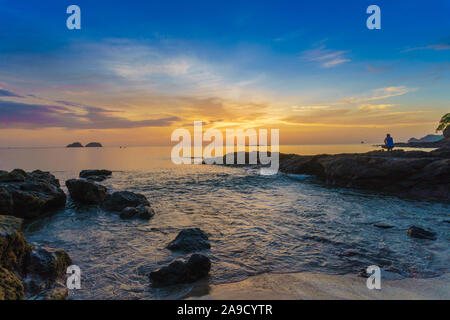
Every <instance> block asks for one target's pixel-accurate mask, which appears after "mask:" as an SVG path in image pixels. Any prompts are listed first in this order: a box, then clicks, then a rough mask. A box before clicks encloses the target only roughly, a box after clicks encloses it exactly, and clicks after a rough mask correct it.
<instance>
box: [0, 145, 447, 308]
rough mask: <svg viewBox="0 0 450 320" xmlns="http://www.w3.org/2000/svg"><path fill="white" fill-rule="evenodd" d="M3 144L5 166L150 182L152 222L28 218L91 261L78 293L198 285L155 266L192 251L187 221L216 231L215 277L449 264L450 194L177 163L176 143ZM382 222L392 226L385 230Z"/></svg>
mask: <svg viewBox="0 0 450 320" xmlns="http://www.w3.org/2000/svg"><path fill="white" fill-rule="evenodd" d="M8 152H10V153H11V154H8V155H7V157H5V154H6V153H8ZM282 152H283V150H282ZM0 155H1V157H0V159H1V160H0V161H1V163H0V165H1V167H0V168H1V169H8V170H9V169H11V168H13V167H22V168H25V169H27V170H31V169H35V168H40V169H43V170H51V171H53V172H54V173H55V174H56V175H57V177H58V178H59V179H61V182H62V183H64V181H65V180H66V179H68V178H73V177H75V176H77V175H78V172H79V171H80V170H81V169H86V168H106V169H113V170H118V171H115V172H114V173H113V177H112V178H111V179H109V180H107V181H105V183H104V184H105V185H106V186H107V187H108V188H109V189H110V190H125V189H126V190H130V191H135V192H140V193H143V194H145V195H146V196H147V197H148V199H149V201H150V202H151V203H152V206H153V207H154V209H155V211H156V213H157V214H156V216H155V217H154V218H153V219H152V220H150V221H146V222H143V221H124V220H120V219H119V218H118V217H117V215H115V214H112V213H106V212H103V211H101V210H99V209H98V208H96V207H86V206H77V205H75V204H74V203H72V202H71V201H69V202H68V204H67V208H66V210H63V211H61V212H58V213H57V214H55V215H53V216H51V217H47V218H45V219H41V220H37V221H34V222H33V223H31V224H29V225H28V227H27V231H26V236H27V238H28V240H29V241H32V242H36V243H41V244H45V245H49V246H54V247H59V248H63V249H65V250H67V252H68V253H69V254H70V255H71V257H72V258H73V261H74V263H75V264H77V265H79V266H80V267H81V270H82V290H80V291H77V292H75V293H73V298H90V299H94V298H97V299H100V298H102V299H109V298H111V299H114V298H123V299H132V298H147V299H152V298H167V297H170V298H177V297H183V296H186V295H188V294H195V293H190V291H191V289H192V286H191V285H186V286H176V287H171V288H162V289H153V288H151V287H150V286H149V280H148V277H147V274H148V273H149V272H150V271H151V270H153V269H155V268H158V267H159V266H161V265H162V264H166V263H168V262H169V261H171V260H172V259H174V258H177V257H180V256H181V257H184V255H183V254H178V253H172V252H171V251H169V250H167V249H165V246H166V245H167V243H168V242H169V241H171V240H172V239H173V238H174V237H175V236H176V235H177V234H178V232H179V231H180V230H181V229H183V228H187V227H200V228H201V229H203V230H204V231H206V232H207V233H209V234H210V239H211V246H212V247H211V250H206V251H204V253H205V254H207V255H209V256H210V258H211V260H212V271H211V276H210V279H207V280H206V282H205V287H207V284H208V283H223V282H230V281H236V280H240V279H244V278H246V277H248V276H251V275H255V274H258V273H263V272H288V271H317V272H325V273H340V274H344V273H357V272H358V271H359V270H361V269H363V268H366V267H367V266H369V265H372V264H375V265H379V266H380V267H381V268H382V269H383V271H385V272H386V273H385V274H386V276H387V277H411V276H413V277H428V276H434V275H438V274H441V273H444V272H448V266H449V262H450V261H449V245H448V244H449V240H450V233H449V231H450V224H449V223H448V221H449V220H450V217H449V216H450V207H449V205H448V204H439V203H431V202H419V201H409V200H402V199H398V198H396V197H390V196H384V195H379V194H376V193H366V192H358V191H355V190H349V189H337V188H327V187H324V186H322V185H321V184H320V183H318V182H317V181H315V180H314V179H312V178H309V177H305V176H300V177H298V176H288V175H283V174H279V175H276V176H260V175H259V174H258V172H257V171H253V170H250V169H242V168H227V167H223V166H205V165H191V166H186V165H185V166H174V165H172V164H171V163H170V160H169V155H170V149H169V148H127V149H118V148H105V149H92V150H86V149H76V150H75V149H73V150H67V149H46V150H42V149H39V150H37V149H36V150H26V151H24V150H8V151H7V152H5V150H1V151H0ZM12 159H13V160H12ZM11 161H14V162H11ZM445 221H447V222H445ZM376 223H383V224H388V225H391V226H392V228H390V229H379V228H377V227H375V226H374V224H376ZM412 224H414V225H418V226H421V227H424V228H427V229H431V230H433V231H435V232H437V234H438V237H437V238H438V239H437V240H436V241H427V240H417V239H412V238H409V237H408V236H407V233H406V229H407V228H408V227H409V226H410V225H412Z"/></svg>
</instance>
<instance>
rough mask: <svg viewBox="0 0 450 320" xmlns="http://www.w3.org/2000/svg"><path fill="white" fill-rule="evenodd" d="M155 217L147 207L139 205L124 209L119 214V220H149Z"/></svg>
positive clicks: (152, 211)
mask: <svg viewBox="0 0 450 320" xmlns="http://www.w3.org/2000/svg"><path fill="white" fill-rule="evenodd" d="M154 215H155V211H154V210H153V209H152V208H151V207H149V206H143V205H139V206H137V207H126V208H125V209H123V210H122V212H121V213H120V218H122V219H133V218H138V219H143V220H149V219H150V218H151V217H153V216H154Z"/></svg>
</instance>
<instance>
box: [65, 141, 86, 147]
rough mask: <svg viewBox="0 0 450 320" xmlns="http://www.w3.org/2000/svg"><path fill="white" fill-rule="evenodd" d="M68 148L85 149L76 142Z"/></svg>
mask: <svg viewBox="0 0 450 320" xmlns="http://www.w3.org/2000/svg"><path fill="white" fill-rule="evenodd" d="M66 148H83V145H82V144H81V143H79V142H74V143H71V144H68V145H67V146H66Z"/></svg>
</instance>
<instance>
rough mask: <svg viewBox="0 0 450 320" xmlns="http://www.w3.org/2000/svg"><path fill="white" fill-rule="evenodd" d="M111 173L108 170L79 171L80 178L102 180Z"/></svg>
mask: <svg viewBox="0 0 450 320" xmlns="http://www.w3.org/2000/svg"><path fill="white" fill-rule="evenodd" d="M111 175H112V171H110V170H83V171H81V172H80V178H85V179H89V180H93V181H103V180H106V179H107V178H108V177H110V176H111Z"/></svg>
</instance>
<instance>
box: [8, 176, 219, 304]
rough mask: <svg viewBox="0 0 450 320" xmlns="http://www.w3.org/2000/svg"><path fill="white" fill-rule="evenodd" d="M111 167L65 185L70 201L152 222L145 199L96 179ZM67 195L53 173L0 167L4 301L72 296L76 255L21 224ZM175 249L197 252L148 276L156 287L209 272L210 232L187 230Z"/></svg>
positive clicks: (57, 204)
mask: <svg viewBox="0 0 450 320" xmlns="http://www.w3.org/2000/svg"><path fill="white" fill-rule="evenodd" d="M111 175H112V172H111V171H109V170H83V171H81V172H80V178H79V179H69V180H67V181H66V186H67V189H68V191H69V195H70V198H71V199H72V201H74V202H77V203H78V204H80V205H86V206H93V205H94V206H99V207H100V208H102V209H103V210H104V211H106V212H111V213H116V214H118V215H119V217H120V218H121V219H139V220H149V219H151V218H152V217H153V216H154V215H155V211H154V210H153V208H152V207H151V205H150V202H149V201H148V200H147V198H146V197H145V196H144V195H142V194H138V193H134V192H130V191H116V192H112V193H109V192H108V189H107V188H106V187H105V186H103V185H101V184H99V183H97V182H98V181H103V180H105V179H107V178H108V177H110V176H111ZM66 200H67V196H66V194H65V193H64V191H63V190H62V189H61V187H60V183H59V181H58V179H56V178H55V176H53V175H52V174H50V173H49V172H43V171H39V170H36V171H33V172H25V171H24V170H21V169H15V170H13V171H11V172H6V171H0V300H22V299H30V300H34V299H38V300H62V299H68V296H69V291H68V289H67V287H66V284H65V279H66V276H67V275H66V270H67V268H68V267H69V266H70V265H72V259H71V258H70V256H69V255H68V254H67V253H66V252H65V251H64V250H60V249H57V248H48V247H43V246H40V245H39V244H29V243H28V242H27V240H26V239H25V237H24V235H23V232H22V227H23V225H24V223H26V221H29V220H31V219H36V218H42V217H44V216H46V215H49V214H52V213H54V212H56V211H57V210H58V209H63V208H64V207H65V206H66ZM167 248H168V249H169V250H172V251H181V252H185V253H188V252H193V254H192V255H191V256H190V257H188V258H186V261H184V260H183V259H178V260H174V261H172V262H170V263H169V264H168V265H167V266H163V267H161V268H160V269H158V270H153V271H152V272H151V273H150V274H149V280H150V281H151V285H152V286H157V287H160V286H167V285H173V284H178V283H189V282H195V281H197V280H199V279H201V278H204V277H206V276H207V275H208V273H209V271H210V269H211V261H210V259H209V258H208V257H207V256H205V255H203V254H199V253H198V252H199V251H202V250H206V249H209V248H210V244H209V242H208V236H207V235H206V234H205V233H204V232H203V231H202V230H200V229H198V228H194V229H185V230H182V231H181V232H180V233H179V234H178V236H177V237H176V238H175V239H174V240H173V241H172V242H170V243H169V244H168V246H167Z"/></svg>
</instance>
